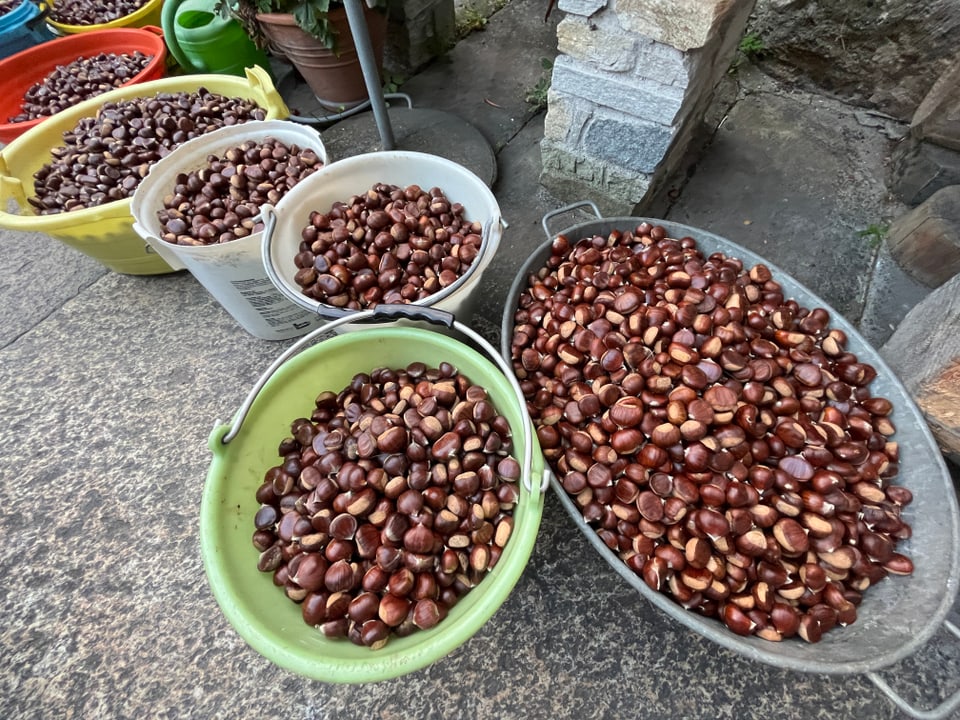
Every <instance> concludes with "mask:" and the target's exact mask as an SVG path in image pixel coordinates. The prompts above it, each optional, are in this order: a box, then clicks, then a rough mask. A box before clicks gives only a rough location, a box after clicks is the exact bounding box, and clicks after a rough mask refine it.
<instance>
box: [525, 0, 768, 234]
mask: <svg viewBox="0 0 960 720" xmlns="http://www.w3.org/2000/svg"><path fill="white" fill-rule="evenodd" d="M753 3H754V0H560V1H559V3H558V5H557V7H558V8H559V9H560V10H561V11H563V12H565V13H566V16H565V17H564V19H563V20H562V21H561V22H560V24H559V26H558V28H557V49H558V51H559V55H558V57H557V59H556V61H555V63H554V68H553V77H552V81H551V87H550V92H549V94H548V110H547V115H546V119H545V121H544V123H545V125H544V139H543V141H542V143H541V156H542V161H543V171H542V174H541V182H542V184H543V185H544V186H545V187H547V188H548V189H549V190H550V191H551V192H553V193H554V194H555V195H557V196H558V197H560V198H563V199H564V200H567V201H571V202H572V201H575V200H583V199H591V200H594V202H596V203H597V205H598V206H599V207H600V209H601V210H602V211H603V212H604V214H606V215H624V214H629V213H631V212H633V211H634V208H635V207H636V206H638V205H642V203H643V201H644V198H645V197H647V196H649V195H651V194H652V193H653V192H654V191H655V190H656V189H657V187H658V185H659V184H660V183H661V182H662V180H663V178H665V177H668V176H669V174H670V172H671V171H672V169H673V168H674V167H675V166H676V165H677V164H678V163H679V162H680V160H681V158H682V157H683V155H684V153H685V152H686V150H687V149H688V147H689V144H690V142H691V139H692V138H693V136H694V133H695V130H696V129H697V128H698V126H699V123H700V122H701V121H702V119H703V117H704V115H705V113H706V110H707V108H708V107H709V104H710V101H711V99H712V97H713V90H714V88H715V87H716V85H717V83H718V82H719V80H720V79H721V78H722V76H723V73H725V72H726V71H727V69H728V67H729V65H730V62H731V60H732V58H733V56H734V53H735V52H736V49H737V45H738V44H739V42H740V38H741V37H742V35H743V31H744V28H745V26H746V23H747V19H748V17H749V15H750V11H751V9H752V7H753Z"/></svg>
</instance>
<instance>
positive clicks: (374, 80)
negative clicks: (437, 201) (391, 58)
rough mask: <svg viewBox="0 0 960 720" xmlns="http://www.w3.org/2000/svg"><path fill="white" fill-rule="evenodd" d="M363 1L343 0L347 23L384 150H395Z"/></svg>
mask: <svg viewBox="0 0 960 720" xmlns="http://www.w3.org/2000/svg"><path fill="white" fill-rule="evenodd" d="M362 2H363V0H343V6H344V9H346V11H347V22H348V23H349V24H350V32H351V33H352V34H353V42H354V43H355V44H356V46H357V57H358V58H359V59H360V67H361V69H362V70H363V79H364V82H365V83H366V85H367V94H368V95H369V96H370V106H371V108H372V110H373V118H374V120H375V121H376V123H377V130H378V131H379V132H380V144H381V149H382V150H393V149H394V147H395V145H396V141H395V140H394V138H393V127H392V126H391V125H390V118H389V116H388V115H387V104H386V102H384V99H383V89H382V88H381V87H380V74H379V73H378V72H377V59H376V57H374V54H373V45H371V43H370V32H369V31H368V30H367V21H366V19H365V18H364V17H363V5H362Z"/></svg>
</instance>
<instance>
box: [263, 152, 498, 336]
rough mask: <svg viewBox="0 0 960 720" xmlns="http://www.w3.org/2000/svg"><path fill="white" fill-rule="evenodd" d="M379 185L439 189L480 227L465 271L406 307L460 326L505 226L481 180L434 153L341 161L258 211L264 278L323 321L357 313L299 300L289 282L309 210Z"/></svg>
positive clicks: (373, 155) (300, 296) (380, 154)
mask: <svg viewBox="0 0 960 720" xmlns="http://www.w3.org/2000/svg"><path fill="white" fill-rule="evenodd" d="M377 183H386V184H389V185H397V186H399V187H406V186H408V185H411V184H417V185H420V186H421V187H422V188H424V189H428V188H432V187H438V188H440V189H441V190H442V191H443V193H444V195H445V196H446V197H447V199H448V200H449V201H450V202H451V203H460V204H461V205H463V208H464V218H465V219H466V220H469V221H478V222H480V224H481V225H482V226H483V234H482V240H481V245H480V253H479V254H478V255H477V257H476V259H475V260H474V261H473V263H472V264H471V265H470V267H469V268H468V269H467V271H466V272H465V273H464V274H463V275H461V276H460V277H459V278H458V279H457V281H456V282H455V283H453V284H452V285H450V286H448V287H446V288H444V289H443V290H441V291H439V292H437V293H434V294H433V295H430V296H428V297H426V298H423V299H422V300H418V301H416V302H415V303H412V304H413V305H421V306H426V307H433V308H437V309H440V310H445V311H447V312H450V313H452V314H453V315H455V316H456V317H457V319H459V320H464V319H465V318H466V317H467V316H469V314H470V303H471V301H472V300H473V298H474V296H475V293H476V289H477V286H478V285H479V283H480V277H481V275H482V274H483V271H484V270H485V269H486V267H487V266H488V265H489V264H490V261H491V260H492V259H493V255H494V253H495V252H496V251H497V248H498V247H499V245H500V237H501V235H502V231H503V220H502V218H501V215H500V206H499V204H498V203H497V199H496V198H495V197H494V195H493V193H492V192H491V191H490V188H488V187H487V185H486V184H485V183H484V182H483V181H482V180H481V179H480V178H479V177H477V176H476V175H475V174H474V173H472V172H471V171H470V170H468V169H466V168H465V167H463V166H462V165H458V164H457V163H455V162H451V161H450V160H447V159H445V158H442V157H439V156H437V155H430V154H427V153H419V152H407V151H401V150H390V151H383V152H374V153H367V154H364V155H357V156H354V157H350V158H346V159H344V160H339V161H337V162H335V163H333V164H332V165H327V166H326V167H324V168H323V169H321V170H320V171H318V172H316V173H314V174H313V175H311V176H310V177H308V178H305V179H304V180H303V181H302V182H301V183H299V184H298V185H297V186H296V187H294V188H293V189H292V190H291V191H290V192H289V193H287V194H286V195H285V196H284V197H283V198H282V199H281V200H280V202H278V203H277V204H276V206H275V207H272V206H270V205H264V206H263V208H262V210H263V217H264V222H265V224H266V228H265V230H264V233H263V246H262V251H263V264H264V267H265V269H266V271H267V274H268V275H269V276H270V279H271V280H272V281H273V282H274V284H275V285H276V286H277V288H278V289H279V290H280V292H282V293H283V294H284V295H285V296H286V297H287V298H288V299H289V300H290V301H292V302H294V303H296V304H297V305H299V306H300V307H302V308H304V309H305V310H309V311H311V312H313V313H317V314H319V315H320V316H322V317H323V318H326V319H328V320H333V319H335V318H340V317H343V316H345V315H348V314H350V313H352V312H355V311H352V310H347V309H344V308H338V307H334V306H332V305H328V304H325V303H321V302H319V301H317V300H314V299H313V298H309V297H307V296H306V295H303V294H302V293H301V291H300V286H299V285H298V284H297V283H296V281H295V280H294V276H295V275H296V272H297V267H296V265H295V263H294V257H295V256H296V254H297V253H298V252H299V245H300V242H301V231H302V230H303V228H304V227H305V226H306V225H307V224H308V222H309V219H310V213H311V212H312V211H314V210H317V211H320V212H326V211H328V210H329V209H330V207H331V206H332V205H333V204H334V203H335V202H338V201H341V202H344V201H346V200H348V199H349V198H350V197H351V196H352V195H360V194H363V193H365V192H367V191H368V190H369V189H370V188H372V187H373V186H374V185H376V184H377ZM344 327H345V328H347V329H352V328H353V326H351V325H346V326H344Z"/></svg>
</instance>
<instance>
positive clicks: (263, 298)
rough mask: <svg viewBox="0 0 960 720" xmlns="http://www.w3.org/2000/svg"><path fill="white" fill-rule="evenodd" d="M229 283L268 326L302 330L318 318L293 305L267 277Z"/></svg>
mask: <svg viewBox="0 0 960 720" xmlns="http://www.w3.org/2000/svg"><path fill="white" fill-rule="evenodd" d="M230 284H231V285H233V287H234V288H236V290H237V292H239V293H240V295H242V296H243V299H244V300H246V301H247V302H248V303H249V304H250V306H251V307H252V308H254V309H255V310H256V311H257V314H259V315H260V317H261V318H263V320H264V322H266V323H267V324H268V325H269V326H270V327H274V328H278V327H292V328H295V329H297V330H303V329H306V328H308V327H310V326H311V325H313V324H315V323H316V322H317V321H318V320H319V318H318V317H317V316H316V315H315V314H313V313H311V312H309V311H307V310H304V309H303V308H299V307H297V306H296V305H293V304H292V303H291V302H290V301H289V300H287V299H286V298H285V297H283V295H281V294H280V292H279V291H278V290H277V289H276V288H275V287H274V285H273V283H272V282H270V280H269V279H268V278H249V279H247V280H231V281H230Z"/></svg>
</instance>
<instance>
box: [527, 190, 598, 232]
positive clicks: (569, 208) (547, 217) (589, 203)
mask: <svg viewBox="0 0 960 720" xmlns="http://www.w3.org/2000/svg"><path fill="white" fill-rule="evenodd" d="M580 208H590V210H591V211H592V212H593V214H594V215H596V217H597V220H602V219H603V215H602V214H601V213H600V209H599V208H598V207H597V205H596V203H594V202H593V200H581V201H580V202H575V203H573V204H572V205H565V206H563V207H560V208H557V209H556V210H551V211H550V212H548V213H544V215H543V219H542V220H541V221H540V224H541V225H543V232H544V234H545V235H546V236H547V240H552V239H553V233H552V232H550V225H549V223H550V221H551V220H553V219H554V218H555V217H557V216H558V215H563V214H565V213H568V212H573V211H574V210H579V209H580Z"/></svg>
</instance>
